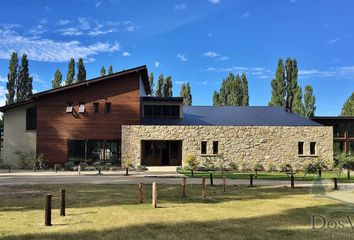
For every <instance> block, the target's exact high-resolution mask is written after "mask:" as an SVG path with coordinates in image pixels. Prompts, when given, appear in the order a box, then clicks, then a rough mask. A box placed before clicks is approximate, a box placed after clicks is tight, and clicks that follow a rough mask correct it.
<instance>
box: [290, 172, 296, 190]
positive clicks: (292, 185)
mask: <svg viewBox="0 0 354 240" xmlns="http://www.w3.org/2000/svg"><path fill="white" fill-rule="evenodd" d="M290 180H291V188H295V183H294V174H291V177H290Z"/></svg>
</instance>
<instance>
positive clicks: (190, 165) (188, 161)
mask: <svg viewBox="0 0 354 240" xmlns="http://www.w3.org/2000/svg"><path fill="white" fill-rule="evenodd" d="M199 165H200V161H199V160H198V158H197V156H195V155H187V157H186V158H185V159H184V166H185V168H186V169H188V170H190V171H191V172H192V177H193V175H194V173H193V172H194V170H196V169H198V167H199Z"/></svg>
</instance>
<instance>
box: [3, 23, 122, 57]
mask: <svg viewBox="0 0 354 240" xmlns="http://www.w3.org/2000/svg"><path fill="white" fill-rule="evenodd" d="M0 39H1V41H0V59H9V58H10V55H11V52H13V51H17V52H18V53H19V54H20V55H21V54H22V53H24V52H25V53H27V56H28V58H29V59H31V60H34V61H43V62H66V61H68V59H70V57H74V58H79V57H82V58H84V59H90V58H92V56H93V55H97V54H100V53H105V52H116V51H120V50H121V47H120V45H119V43H117V42H115V43H108V42H96V43H93V44H90V45H84V44H82V43H81V42H79V41H56V40H51V39H47V38H40V37H26V36H21V35H19V34H18V33H16V32H14V31H9V30H2V29H0Z"/></svg>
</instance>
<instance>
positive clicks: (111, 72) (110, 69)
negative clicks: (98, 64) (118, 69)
mask: <svg viewBox="0 0 354 240" xmlns="http://www.w3.org/2000/svg"><path fill="white" fill-rule="evenodd" d="M111 74H113V67H112V65H110V66H109V68H108V75H111Z"/></svg>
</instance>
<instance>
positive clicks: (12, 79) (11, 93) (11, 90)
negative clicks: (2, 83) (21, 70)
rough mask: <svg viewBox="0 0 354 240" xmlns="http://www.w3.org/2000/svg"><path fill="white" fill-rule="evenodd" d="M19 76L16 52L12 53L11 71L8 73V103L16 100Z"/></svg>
mask: <svg viewBox="0 0 354 240" xmlns="http://www.w3.org/2000/svg"><path fill="white" fill-rule="evenodd" d="M17 77H18V56H17V53H16V52H13V53H12V54H11V59H10V63H9V73H8V74H7V84H6V87H7V93H6V104H11V103H14V102H15V94H16V82H17Z"/></svg>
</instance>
